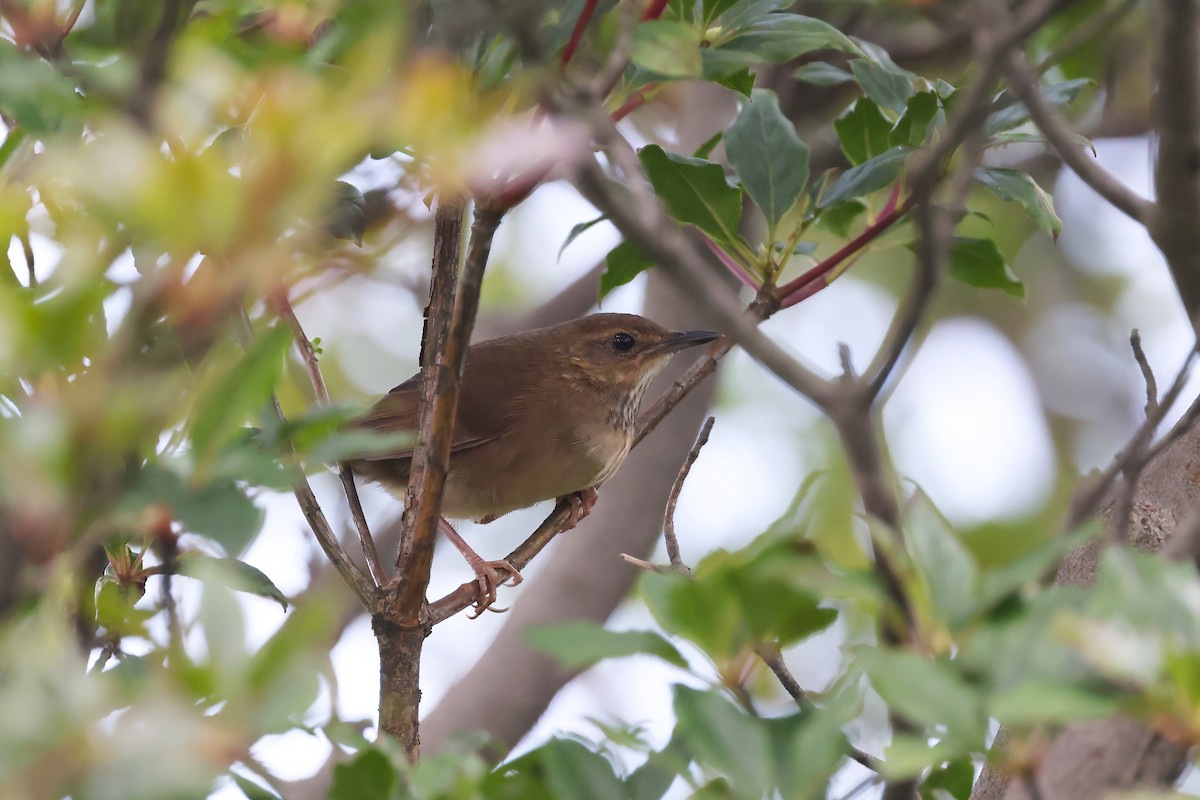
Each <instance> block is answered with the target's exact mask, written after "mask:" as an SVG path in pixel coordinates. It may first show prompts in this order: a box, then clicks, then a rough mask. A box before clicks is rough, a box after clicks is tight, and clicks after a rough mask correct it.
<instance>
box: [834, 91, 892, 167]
mask: <svg viewBox="0 0 1200 800" xmlns="http://www.w3.org/2000/svg"><path fill="white" fill-rule="evenodd" d="M833 128H834V130H836V131H837V135H838V141H839V142H840V143H841V145H842V152H843V153H845V154H846V158H848V159H850V163H851V164H862V163H863V162H864V161H867V160H869V159H872V158H874V157H875V156H878V155H881V154H882V153H884V152H886V151H887V149H888V147H890V146H891V144H890V142H889V141H888V140H889V138H890V137H891V133H892V123H891V122H889V121H888V120H887V118H885V117H884V116H883V114H882V113H881V112H880V110H879V106H877V105H875V101H874V100H872V99H871V98H869V97H860V98H858V99H857V100H855V101H854V105H852V106H850V110H849V111H847V112H846V113H845V114H843V115H842V116H840V117H838V118H837V119H836V120H834V121H833Z"/></svg>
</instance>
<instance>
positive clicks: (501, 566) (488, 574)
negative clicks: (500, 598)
mask: <svg viewBox="0 0 1200 800" xmlns="http://www.w3.org/2000/svg"><path fill="white" fill-rule="evenodd" d="M471 569H473V570H474V571H475V586H476V587H477V593H476V596H475V602H474V603H472V608H474V610H475V613H473V614H470V615H469V616H470V617H471V619H475V618H476V617H478V616H479V615H480V614H482V613H483V612H485V611H492V612H495V613H497V614H500V613H503V612H505V611H508V609H507V608H494V607H493V606H494V605H495V603H496V590H497V589H499V588H500V587H501V586H503V585H504V584H506V583H508V582H509V581H512V584H511V585H512V586H516V585H517V584H518V583H520V582H521V581H522V580H524V578H522V577H521V573H520V571H519V570H518V569H517V568H516V567H514V566H513V565H512V564H511V563H510V562H509V560H508V559H506V558H502V559H500V560H499V561H484V560H483V559H479V560H478V561H471Z"/></svg>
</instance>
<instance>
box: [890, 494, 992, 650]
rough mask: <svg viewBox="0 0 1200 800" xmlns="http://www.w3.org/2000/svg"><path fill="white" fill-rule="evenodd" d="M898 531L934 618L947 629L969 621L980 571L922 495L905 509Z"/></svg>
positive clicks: (916, 496)
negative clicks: (921, 583) (934, 615)
mask: <svg viewBox="0 0 1200 800" xmlns="http://www.w3.org/2000/svg"><path fill="white" fill-rule="evenodd" d="M901 529H902V530H903V531H904V534H905V537H904V543H905V545H906V546H907V547H908V550H909V553H910V554H911V555H912V558H913V563H914V564H916V567H917V569H918V570H919V571H920V573H921V577H922V579H923V580H924V582H925V585H926V586H928V587H929V594H930V599H931V600H932V602H933V610H934V613H935V614H936V615H937V618H938V619H939V620H940V621H942V622H944V623H946V624H947V625H950V626H954V625H958V624H959V623H961V622H963V621H964V620H966V619H968V618H970V616H971V613H972V611H973V610H974V609H975V601H976V597H975V594H976V590H977V587H978V584H979V569H978V568H977V566H976V565H975V559H974V558H972V557H971V554H970V552H968V551H967V548H966V547H965V546H964V545H963V543H962V541H960V540H959V538H958V536H956V535H955V533H954V531H952V530H951V529H950V523H949V522H947V521H946V519H945V518H944V517H943V516H942V515H941V514H940V513H938V510H937V509H936V508H935V507H934V505H933V502H932V501H931V500H930V499H929V496H928V495H926V494H925V493H924V492H922V491H918V492H916V493H915V494H914V495H913V497H912V498H911V499H910V500H909V502H908V503H907V505H906V506H905V508H904V515H903V520H902V522H901Z"/></svg>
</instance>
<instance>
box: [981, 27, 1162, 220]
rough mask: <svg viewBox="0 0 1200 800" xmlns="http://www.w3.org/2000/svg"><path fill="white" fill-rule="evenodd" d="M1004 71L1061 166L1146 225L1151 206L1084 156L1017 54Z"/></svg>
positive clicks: (1015, 52) (1014, 52)
mask: <svg viewBox="0 0 1200 800" xmlns="http://www.w3.org/2000/svg"><path fill="white" fill-rule="evenodd" d="M1001 5H1003V4H1001ZM1004 69H1005V72H1006V73H1007V74H1008V81H1009V83H1010V84H1011V85H1012V87H1013V90H1014V91H1015V92H1016V93H1017V96H1018V97H1020V98H1021V101H1022V102H1023V103H1024V104H1025V107H1026V108H1028V109H1029V116H1030V117H1031V118H1032V119H1033V122H1034V124H1035V125H1037V126H1038V130H1040V131H1041V132H1042V135H1043V136H1045V137H1046V141H1048V142H1049V143H1050V144H1051V145H1052V146H1053V147H1054V150H1055V152H1057V153H1058V156H1059V158H1061V159H1062V160H1063V163H1065V164H1066V165H1067V166H1068V167H1070V168H1071V170H1072V171H1073V172H1074V173H1075V174H1076V175H1078V176H1079V178H1080V180H1082V181H1083V182H1084V183H1086V184H1087V185H1088V186H1089V187H1091V189H1092V191H1094V192H1095V193H1096V194H1098V195H1100V196H1101V197H1103V198H1104V199H1105V200H1107V201H1108V202H1109V203H1110V204H1112V206H1113V207H1114V208H1116V209H1117V210H1119V211H1121V212H1123V213H1124V214H1125V215H1126V216H1128V217H1129V218H1130V219H1132V220H1133V221H1135V222H1139V223H1141V224H1143V225H1144V224H1146V221H1147V220H1148V219H1149V218H1150V212H1151V209H1152V208H1153V205H1154V204H1153V203H1151V202H1150V201H1149V200H1146V199H1144V198H1142V197H1139V196H1138V195H1137V194H1136V193H1135V192H1133V191H1132V190H1131V189H1130V188H1129V187H1128V186H1126V185H1125V184H1123V183H1121V182H1120V181H1119V180H1117V178H1116V177H1115V176H1114V175H1113V174H1112V173H1111V172H1109V171H1108V170H1106V169H1105V168H1104V167H1102V166H1100V164H1099V162H1097V161H1096V159H1095V158H1094V157H1089V156H1088V155H1087V153H1086V152H1085V148H1084V147H1082V146H1080V144H1079V142H1077V141H1076V140H1075V138H1074V134H1073V133H1072V132H1071V130H1070V128H1068V127H1067V122H1066V120H1064V119H1063V117H1062V115H1061V114H1059V113H1058V111H1057V110H1055V109H1054V108H1053V107H1051V105H1050V104H1049V103H1047V102H1046V98H1044V97H1043V96H1042V93H1041V92H1040V91H1039V89H1038V85H1037V84H1038V78H1037V75H1035V74H1034V72H1033V70H1032V69H1030V67H1029V64H1028V63H1027V62H1026V60H1025V54H1024V53H1022V52H1021V51H1020V50H1012V51H1010V52H1009V53H1008V55H1007V57H1006V58H1005V64H1004Z"/></svg>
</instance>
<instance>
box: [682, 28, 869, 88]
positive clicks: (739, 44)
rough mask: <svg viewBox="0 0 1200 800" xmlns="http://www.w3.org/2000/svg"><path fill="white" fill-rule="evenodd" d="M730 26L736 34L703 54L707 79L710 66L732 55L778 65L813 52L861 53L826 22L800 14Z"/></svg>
mask: <svg viewBox="0 0 1200 800" xmlns="http://www.w3.org/2000/svg"><path fill="white" fill-rule="evenodd" d="M733 25H736V26H738V32H737V33H735V34H734V35H733V36H731V37H730V38H728V39H726V40H725V41H723V42H721V43H720V44H719V45H718V46H717V47H714V48H708V49H706V50H705V51H704V58H705V67H706V70H705V74H706V75H708V74H709V73H708V67H709V64H710V63H711V64H714V65H715V64H719V63H722V62H723V60H724V58H725V56H726V55H731V54H733V53H741V54H748V55H749V56H750V57H751V58H753V59H755V60H757V61H759V62H767V63H771V64H778V63H780V62H783V61H791V60H792V59H793V58H797V57H799V56H802V55H804V54H805V53H811V52H813V51H815V50H840V51H842V52H845V53H857V52H860V51H859V48H858V45H856V44H854V42H852V41H850V39H849V38H848V37H847V36H846V34H844V33H842V32H841V31H839V30H838V29H837V28H835V27H833V26H832V25H830V24H829V23H828V22H825V21H824V20H819V19H816V18H814V17H806V16H802V15H800V14H784V13H773V14H766V15H765V16H762V17H759V18H758V19H756V20H754V21H753V22H750V23H748V24H746V25H744V26H741V25H739V24H738V23H736V22H735V23H733ZM731 27H732V26H731ZM710 57H711V61H710ZM738 66H745V64H738Z"/></svg>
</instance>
